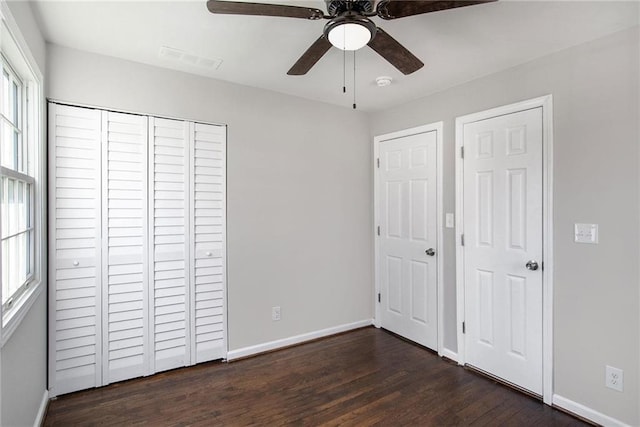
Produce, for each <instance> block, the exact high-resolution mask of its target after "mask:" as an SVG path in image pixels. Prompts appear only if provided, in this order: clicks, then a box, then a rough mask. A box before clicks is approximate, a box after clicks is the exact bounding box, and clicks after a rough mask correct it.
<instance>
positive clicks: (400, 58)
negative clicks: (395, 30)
mask: <svg viewBox="0 0 640 427" xmlns="http://www.w3.org/2000/svg"><path fill="white" fill-rule="evenodd" d="M369 47H370V48H371V49H373V50H375V51H376V52H377V53H378V54H379V55H380V56H382V57H383V58H384V59H386V60H387V61H388V62H389V63H390V64H391V65H393V66H394V67H396V68H397V69H398V70H400V72H401V73H402V74H405V75H406V74H411V73H413V72H414V71H418V70H419V69H420V68H422V67H423V66H424V64H423V63H422V61H420V60H419V59H418V58H416V57H415V55H414V54H413V53H411V52H409V51H408V50H407V49H406V48H405V47H404V46H402V45H401V44H400V43H399V42H398V41H397V40H396V39H394V38H393V37H391V36H390V35H389V34H388V33H386V32H385V31H384V30H383V29H382V28H378V31H377V32H376V35H375V37H373V39H371V41H370V42H369Z"/></svg>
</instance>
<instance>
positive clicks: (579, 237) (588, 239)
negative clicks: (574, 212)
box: [574, 223, 598, 244]
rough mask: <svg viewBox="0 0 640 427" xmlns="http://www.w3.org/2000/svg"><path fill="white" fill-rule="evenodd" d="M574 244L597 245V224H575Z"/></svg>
mask: <svg viewBox="0 0 640 427" xmlns="http://www.w3.org/2000/svg"><path fill="white" fill-rule="evenodd" d="M574 242H576V243H591V244H596V243H598V224H577V223H576V224H575V225H574Z"/></svg>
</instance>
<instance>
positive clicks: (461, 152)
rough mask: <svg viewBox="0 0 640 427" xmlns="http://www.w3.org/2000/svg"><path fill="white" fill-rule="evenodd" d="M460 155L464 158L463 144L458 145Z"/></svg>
mask: <svg viewBox="0 0 640 427" xmlns="http://www.w3.org/2000/svg"><path fill="white" fill-rule="evenodd" d="M460 157H461V158H463V159H464V145H463V146H462V147H460Z"/></svg>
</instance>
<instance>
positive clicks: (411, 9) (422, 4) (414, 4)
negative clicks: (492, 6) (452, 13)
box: [376, 0, 497, 19]
mask: <svg viewBox="0 0 640 427" xmlns="http://www.w3.org/2000/svg"><path fill="white" fill-rule="evenodd" d="M494 1H497V0H458V1H455V0H451V1H447V0H382V1H381V2H380V3H378V7H377V8H376V12H377V14H378V16H379V17H380V18H382V19H396V18H403V17H405V16H413V15H421V14H423V13H430V12H438V11H440V10H447V9H454V8H456V7H464V6H474V5H478V4H483V3H491V2H494Z"/></svg>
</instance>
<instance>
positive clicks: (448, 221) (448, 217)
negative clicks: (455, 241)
mask: <svg viewBox="0 0 640 427" xmlns="http://www.w3.org/2000/svg"><path fill="white" fill-rule="evenodd" d="M444 218H445V227H447V228H453V227H454V226H453V214H452V213H448V214H445V216H444Z"/></svg>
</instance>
